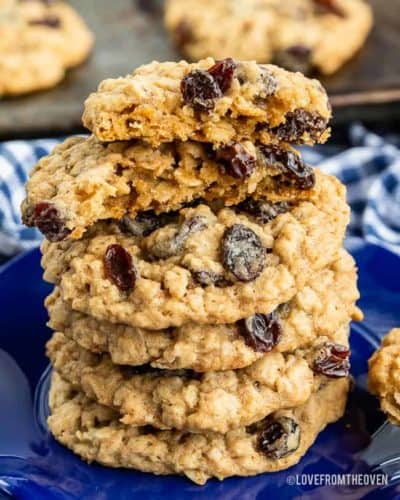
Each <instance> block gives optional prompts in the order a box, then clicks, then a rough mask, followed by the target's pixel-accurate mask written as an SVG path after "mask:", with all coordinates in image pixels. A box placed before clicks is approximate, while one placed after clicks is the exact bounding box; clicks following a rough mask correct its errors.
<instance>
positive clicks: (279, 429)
mask: <svg viewBox="0 0 400 500" xmlns="http://www.w3.org/2000/svg"><path fill="white" fill-rule="evenodd" d="M300 436H301V430H300V426H299V425H298V423H297V422H295V421H294V420H293V419H292V418H289V417H280V418H277V419H275V420H271V419H268V420H267V421H266V424H265V426H264V429H263V430H262V431H261V432H260V434H259V435H258V438H257V448H258V451H260V452H261V453H263V454H264V455H266V456H267V457H268V458H275V459H279V458H283V457H285V456H287V455H289V454H290V453H293V452H295V451H296V450H297V448H298V447H299V445H300Z"/></svg>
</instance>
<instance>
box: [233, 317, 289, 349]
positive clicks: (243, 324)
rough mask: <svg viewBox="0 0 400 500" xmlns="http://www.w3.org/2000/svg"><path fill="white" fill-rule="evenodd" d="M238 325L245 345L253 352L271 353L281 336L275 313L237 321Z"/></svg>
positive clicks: (279, 324)
mask: <svg viewBox="0 0 400 500" xmlns="http://www.w3.org/2000/svg"><path fill="white" fill-rule="evenodd" d="M238 325H239V331H240V333H241V335H242V336H243V338H244V341H245V343H246V344H247V345H248V346H249V347H251V348H252V349H253V350H254V351H255V352H269V351H271V350H272V349H273V348H274V347H275V346H276V345H277V344H278V343H279V341H280V339H281V336H282V326H281V323H280V321H279V318H278V315H277V314H276V312H272V313H270V314H254V315H253V316H250V317H249V318H246V319H243V320H241V321H239V323H238Z"/></svg>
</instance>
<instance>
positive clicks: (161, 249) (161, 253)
mask: <svg viewBox="0 0 400 500" xmlns="http://www.w3.org/2000/svg"><path fill="white" fill-rule="evenodd" d="M206 227H207V222H206V219H205V218H204V217H202V216H200V215H196V216H195V217H192V218H191V219H188V220H185V221H184V222H183V223H182V224H181V226H180V227H179V228H178V229H177V231H176V232H175V234H174V236H173V237H172V238H171V237H170V235H168V236H167V237H166V238H162V239H159V240H157V241H156V242H155V243H154V244H153V245H152V247H151V249H150V252H151V255H152V256H153V257H154V258H156V259H168V258H170V257H174V256H175V255H179V254H180V253H181V252H182V250H183V248H184V245H185V243H186V241H187V240H188V238H189V237H190V236H191V235H192V234H194V233H197V232H198V231H203V230H204V229H205V228H206Z"/></svg>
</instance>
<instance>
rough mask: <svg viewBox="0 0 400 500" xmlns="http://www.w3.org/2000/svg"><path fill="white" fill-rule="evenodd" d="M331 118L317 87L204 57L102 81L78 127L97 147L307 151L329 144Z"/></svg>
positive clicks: (276, 71) (293, 76)
mask: <svg viewBox="0 0 400 500" xmlns="http://www.w3.org/2000/svg"><path fill="white" fill-rule="evenodd" d="M330 118H331V107H330V105H329V101H328V97H327V95H326V92H325V90H324V89H323V88H322V86H321V84H320V83H319V82H318V81H317V80H310V79H308V78H306V77H304V76H303V75H301V74H300V73H290V72H287V71H285V70H284V69H281V68H278V67H276V66H263V65H258V64H257V63H255V62H236V61H234V60H233V59H225V60H223V61H219V62H215V61H214V59H212V58H208V59H204V60H202V61H199V62H197V63H194V64H189V63H187V62H186V61H181V62H163V63H159V62H153V63H150V64H147V65H145V66H141V67H140V68H138V69H137V70H136V71H134V72H133V73H132V74H131V75H128V76H126V77H121V78H114V79H108V80H104V81H103V82H101V83H100V85H99V88H98V90H97V92H94V93H93V94H91V95H90V96H89V97H88V99H87V100H86V103H85V112H84V115H83V122H84V125H85V126H86V127H87V128H88V129H89V130H91V131H92V132H93V133H94V134H95V135H96V136H97V138H98V139H100V140H101V141H117V140H130V139H141V140H143V141H145V142H148V143H150V144H152V145H153V146H155V147H158V146H159V145H160V144H161V143H164V142H172V141H175V140H180V141H187V140H194V141H201V142H208V143H211V144H214V145H220V144H228V143H230V142H232V141H235V142H238V141H241V140H246V139H249V138H251V139H252V140H253V141H258V140H259V141H261V142H263V143H264V144H269V143H271V142H275V143H276V142H280V141H285V142H289V143H306V144H314V143H318V142H325V140H326V139H327V138H328V136H329V130H328V123H329V120H330Z"/></svg>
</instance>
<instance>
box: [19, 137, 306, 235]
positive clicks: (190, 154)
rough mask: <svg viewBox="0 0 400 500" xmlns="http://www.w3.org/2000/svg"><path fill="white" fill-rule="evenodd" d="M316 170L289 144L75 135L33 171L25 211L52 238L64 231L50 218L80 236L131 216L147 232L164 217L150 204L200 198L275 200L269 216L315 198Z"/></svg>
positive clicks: (161, 206)
mask: <svg viewBox="0 0 400 500" xmlns="http://www.w3.org/2000/svg"><path fill="white" fill-rule="evenodd" d="M315 175H316V174H315V173H314V170H313V169H312V168H311V167H310V166H308V165H306V164H305V163H304V162H303V161H302V159H301V157H300V155H299V154H298V153H297V152H296V151H295V150H294V149H292V148H291V147H289V146H288V145H286V144H281V145H279V146H278V145H274V146H263V145H262V144H253V143H252V142H251V141H244V142H242V143H235V144H233V143H232V144H230V145H225V146H221V147H219V148H217V149H216V150H214V149H213V148H212V145H209V144H205V143H198V142H191V141H189V142H185V143H181V142H177V143H171V144H163V145H162V146H161V147H160V148H152V147H150V146H148V145H146V144H145V143H143V142H139V141H130V142H118V143H111V144H104V143H101V142H99V141H98V140H97V139H96V138H95V137H93V136H92V137H90V138H88V139H85V138H81V137H73V138H70V139H68V140H67V141H65V142H64V143H63V144H61V145H59V146H57V147H56V148H55V150H54V151H53V153H52V154H50V155H49V156H47V157H45V158H43V159H42V160H40V162H39V163H38V165H37V166H36V167H35V168H34V169H33V171H32V172H31V174H30V179H29V181H28V183H27V186H26V190H27V198H26V200H25V201H24V203H23V207H22V213H23V220H24V223H25V224H27V225H36V226H38V227H39V229H41V230H42V232H44V234H45V236H47V237H48V238H49V239H57V237H58V236H59V235H58V234H56V235H54V234H53V233H52V232H51V231H49V230H48V229H49V228H50V229H51V227H52V225H51V224H46V222H47V219H48V218H49V217H50V216H51V217H53V218H55V217H57V218H58V219H59V220H60V222H61V221H62V222H63V225H64V227H65V230H66V232H68V234H65V236H66V237H70V238H80V237H81V236H82V234H83V233H84V232H85V230H86V229H87V228H88V227H90V226H91V225H93V224H94V223H95V222H97V221H98V220H104V219H111V218H113V219H121V218H123V217H124V216H127V220H126V223H127V224H128V225H130V226H131V227H132V228H134V230H135V231H136V232H138V233H139V235H140V234H141V233H143V234H144V235H146V233H147V232H148V231H150V230H151V229H152V228H156V227H157V226H158V225H159V224H160V223H161V221H162V219H163V217H156V216H155V214H154V213H153V212H150V210H153V211H155V212H156V213H161V212H168V211H171V210H177V209H180V208H182V205H184V204H185V203H190V202H192V201H194V200H195V199H198V198H202V199H205V200H207V201H218V202H219V203H224V204H225V205H226V206H230V205H234V204H238V203H240V202H243V201H245V200H246V198H248V197H252V198H253V199H259V198H260V197H262V198H268V201H269V202H270V203H266V204H265V205H264V206H262V207H260V209H259V210H260V216H261V217H263V219H264V220H268V219H269V218H273V216H274V214H277V213H279V212H281V211H283V210H284V209H285V207H286V206H287V203H288V202H289V203H290V202H291V201H296V200H301V199H308V198H310V197H312V196H313V193H314V191H313V187H314V185H315V182H316V179H315ZM142 211H146V212H143V213H142ZM138 213H139V215H138V217H137V219H136V216H137V214H138ZM132 219H135V220H132ZM46 229H47V231H46ZM61 236H64V234H63V233H62V232H61V235H60V237H61Z"/></svg>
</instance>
